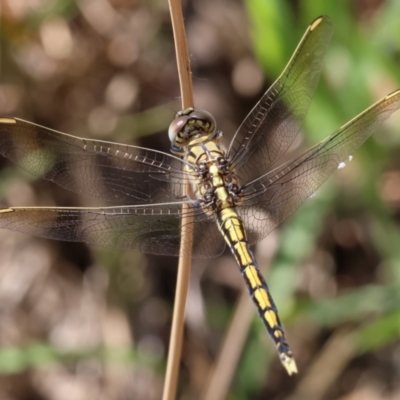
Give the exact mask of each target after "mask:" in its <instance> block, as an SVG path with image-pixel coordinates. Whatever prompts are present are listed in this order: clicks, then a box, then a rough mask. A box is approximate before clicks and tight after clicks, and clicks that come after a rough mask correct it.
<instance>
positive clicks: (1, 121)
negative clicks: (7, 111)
mask: <svg viewBox="0 0 400 400" xmlns="http://www.w3.org/2000/svg"><path fill="white" fill-rule="evenodd" d="M16 123H17V120H16V119H14V118H0V124H6V125H10V124H16Z"/></svg>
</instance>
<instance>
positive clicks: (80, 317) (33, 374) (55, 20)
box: [0, 0, 400, 400]
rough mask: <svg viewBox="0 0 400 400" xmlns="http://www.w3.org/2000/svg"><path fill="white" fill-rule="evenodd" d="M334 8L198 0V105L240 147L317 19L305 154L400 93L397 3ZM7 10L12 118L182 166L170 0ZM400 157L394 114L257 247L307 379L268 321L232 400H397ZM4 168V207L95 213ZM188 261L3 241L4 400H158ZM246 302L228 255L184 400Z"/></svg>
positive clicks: (5, 79)
mask: <svg viewBox="0 0 400 400" xmlns="http://www.w3.org/2000/svg"><path fill="white" fill-rule="evenodd" d="M331 3H332V4H326V3H325V2H320V3H319V2H315V1H306V0H302V1H301V0H298V1H288V0H287V1H277V0H276V1H268V2H264V1H261V0H247V1H235V0H220V1H211V0H193V1H186V2H184V13H185V18H186V20H185V21H186V28H187V35H188V41H189V46H190V52H191V61H192V68H193V81H194V91H195V102H196V106H197V107H198V108H206V109H207V110H208V111H210V112H211V113H212V114H214V116H215V117H216V119H217V121H218V124H219V128H220V129H222V130H223V131H224V133H225V136H226V138H227V143H228V139H229V137H231V136H232V135H233V133H234V131H235V129H236V127H237V126H238V125H239V124H240V122H241V120H242V119H243V118H244V116H245V115H246V114H247V112H248V111H249V110H250V109H251V107H252V106H253V105H254V104H255V102H256V101H257V99H258V98H259V97H260V96H261V94H262V93H263V91H265V90H266V88H267V87H268V85H269V84H271V83H272V82H273V81H274V79H276V77H277V76H278V75H279V73H280V71H281V70H282V68H283V67H284V65H285V63H286V62H287V61H288V59H289V57H290V55H291V53H292V51H293V50H294V48H295V46H296V44H297V42H298V41H299V40H300V38H301V35H302V34H303V32H304V31H305V29H306V27H307V25H308V24H309V23H310V22H311V21H312V20H313V19H314V18H316V17H317V16H318V15H321V14H328V15H330V16H331V18H332V20H333V25H334V28H335V34H334V38H333V42H332V45H331V48H330V50H329V51H328V55H327V57H326V60H325V67H324V71H323V77H322V79H321V81H322V82H321V84H320V87H319V89H318V90H317V94H316V96H315V101H314V103H313V105H312V108H311V110H310V115H309V117H308V118H307V122H306V124H305V128H304V132H302V134H301V135H302V136H303V137H304V143H305V144H304V146H306V145H308V144H311V143H316V142H317V141H319V140H322V139H323V138H324V137H326V136H327V135H328V134H330V133H331V132H332V131H333V130H335V129H337V128H338V127H339V126H340V125H342V124H343V123H345V122H346V121H347V120H348V119H350V118H351V117H353V116H354V115H356V114H357V113H359V112H361V111H362V110H363V109H365V108H366V107H368V106H369V105H370V104H372V103H373V102H374V101H376V100H378V99H379V98H380V97H382V96H384V95H385V94H387V93H389V92H391V91H393V90H395V89H396V88H398V87H400V84H399V83H400V24H399V23H398V19H397V15H399V12H400V9H399V3H398V2H397V1H395V0H392V1H389V0H388V1H374V0H369V1H367V0H364V1H362V0H359V1H350V2H348V1H338V2H331ZM0 4H1V27H0V34H1V64H0V67H1V71H0V72H1V75H0V77H1V78H0V115H2V116H18V117H20V118H23V119H26V120H29V121H32V122H35V123H38V124H41V125H45V126H48V127H50V128H52V129H57V130H60V131H63V132H67V133H70V134H73V135H77V136H81V137H92V138H98V139H102V140H109V141H116V142H123V143H134V144H137V145H141V146H145V147H150V148H153V149H159V150H163V151H167V152H168V151H169V146H170V143H169V140H168V136H167V134H166V130H167V127H168V125H169V123H170V121H171V120H172V119H173V117H174V114H175V112H176V111H177V110H179V108H180V102H179V86H178V80H177V72H176V66H175V59H174V57H175V55H174V49H173V41H172V32H171V26H170V17H169V11H168V5H167V1H166V0H150V1H135V0H79V1H78V0H29V1H27V0H1V3H0ZM398 114H400V113H398ZM399 146H400V115H394V116H393V117H392V119H391V120H390V121H389V122H388V123H387V124H386V125H385V129H383V130H382V131H381V132H379V133H378V134H377V135H376V136H375V137H374V138H372V139H370V140H369V142H368V143H367V144H366V145H365V146H364V147H363V148H362V149H361V150H360V151H359V152H358V153H357V154H355V156H354V159H353V161H352V163H351V165H348V167H347V168H345V169H344V170H340V171H338V172H337V173H336V174H335V176H333V177H332V178H331V179H330V181H329V182H328V183H327V184H325V185H324V186H323V188H321V190H320V191H319V192H318V193H317V195H316V196H315V197H314V198H313V199H311V200H310V201H308V202H307V203H306V204H305V205H304V206H303V207H302V208H301V209H300V210H299V212H298V213H296V215H295V216H293V217H292V218H291V219H290V220H289V221H288V222H287V223H285V224H284V227H283V228H282V229H279V230H277V231H276V232H273V233H272V234H271V235H270V236H269V237H268V238H267V239H266V241H265V242H263V243H262V244H260V246H258V248H257V255H258V258H259V261H260V264H261V265H263V268H269V272H268V274H267V277H268V278H269V279H268V281H269V282H270V286H271V290H272V293H273V295H274V296H275V298H276V301H277V304H278V307H279V309H280V312H281V315H282V317H283V320H284V325H285V327H286V330H287V332H288V338H289V340H290V342H291V344H292V347H293V350H294V352H295V355H296V359H297V361H298V366H299V369H300V374H299V375H298V376H297V377H295V378H288V377H287V376H286V375H285V371H284V370H283V368H282V367H281V366H280V364H279V362H278V360H277V357H276V355H275V350H274V348H273V345H272V344H271V342H270V339H269V337H268V335H267V333H266V332H265V330H264V328H263V326H262V325H261V323H260V322H259V321H258V320H257V319H256V313H254V318H251V319H250V318H244V317H243V324H249V326H248V329H249V333H248V337H247V340H246V342H245V343H244V345H243V348H241V347H240V346H241V343H237V346H239V347H240V349H239V350H240V354H241V357H240V359H239V362H238V365H237V366H236V367H235V370H236V372H235V376H234V380H233V383H232V384H231V385H230V389H229V393H228V394H227V395H226V398H227V399H266V398H268V399H288V398H291V399H303V398H304V399H312V400H317V399H319V398H321V399H342V400H344V399H345V400H356V399H357V400H358V399H362V400H363V399H374V400H376V399H396V398H399V397H400V387H399V382H400V345H399V335H400V295H399V293H400V290H399V289H400V241H399V239H400V237H399V230H398V221H399V205H400V191H399V187H400V162H399V160H400V157H399V155H400V152H399V149H400V147H399ZM304 148H305V147H304ZM0 167H1V171H0V196H1V197H0V198H1V205H2V206H4V207H6V206H9V205H13V206H21V205H29V206H34V205H48V206H51V205H55V204H57V205H60V206H61V205H63V206H80V205H90V200H88V199H84V198H79V196H77V195H75V194H73V193H69V192H66V191H65V190H63V189H60V188H58V187H55V186H54V185H51V184H50V183H48V182H43V181H39V180H34V179H33V178H32V177H30V176H28V175H27V174H25V173H23V172H22V171H21V170H19V169H18V168H17V167H15V166H14V165H11V164H10V163H8V162H7V161H6V160H4V159H1V160H0ZM176 264H177V260H176V259H174V258H169V257H153V256H143V255H141V254H137V253H133V252H125V253H121V252H117V251H105V250H101V249H94V248H89V247H88V246H86V245H84V244H80V243H63V242H54V241H50V240H44V239H39V238H33V237H27V236H24V235H22V234H17V233H13V232H9V231H5V230H1V231H0V398H1V399H7V400H8V399H10V400H14V399H18V400H19V399H21V400H22V399H24V400H25V399H26V400H28V399H29V400H31V399H32V400H35V399H38V400H39V399H40V400H41V399H55V400H64V399H66V400H67V399H68V400H70V399H74V400H81V399H82V400H84V399H90V400H93V399H107V400H112V399H134V400H137V399H143V400H147V399H159V398H161V390H162V383H163V374H164V367H165V360H166V352H167V351H166V347H167V345H168V340H169V329H170V318H171V310H172V307H173V304H172V301H173V293H174V288H175V278H176ZM241 291H242V282H241V277H240V274H238V273H237V267H236V265H235V263H234V260H233V258H232V257H231V255H230V254H228V253H226V254H225V255H224V256H222V257H220V258H218V259H214V260H200V261H199V260H197V261H195V262H194V270H193V274H192V283H191V291H190V296H189V303H188V309H187V329H186V338H185V346H184V354H183V362H182V369H181V384H180V398H182V399H198V398H203V395H204V392H205V388H206V387H207V382H208V379H209V373H211V366H212V365H213V362H214V360H215V359H216V357H217V354H218V351H219V349H220V346H221V343H222V339H223V336H224V334H225V333H226V331H227V329H228V326H229V322H230V320H231V318H232V316H233V313H234V305H235V302H236V300H237V299H238V296H239V294H240V293H241ZM251 315H252V314H251Z"/></svg>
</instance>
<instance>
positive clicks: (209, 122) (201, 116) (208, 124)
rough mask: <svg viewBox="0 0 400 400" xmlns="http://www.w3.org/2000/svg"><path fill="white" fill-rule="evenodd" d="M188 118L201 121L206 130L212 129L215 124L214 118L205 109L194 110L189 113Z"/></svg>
mask: <svg viewBox="0 0 400 400" xmlns="http://www.w3.org/2000/svg"><path fill="white" fill-rule="evenodd" d="M190 118H193V119H197V120H199V121H201V122H202V123H203V124H204V126H205V128H206V129H207V130H208V131H214V130H215V127H216V126H217V122H216V121H215V118H214V117H213V116H212V115H211V114H210V113H209V112H208V111H205V110H194V111H193V112H191V113H190Z"/></svg>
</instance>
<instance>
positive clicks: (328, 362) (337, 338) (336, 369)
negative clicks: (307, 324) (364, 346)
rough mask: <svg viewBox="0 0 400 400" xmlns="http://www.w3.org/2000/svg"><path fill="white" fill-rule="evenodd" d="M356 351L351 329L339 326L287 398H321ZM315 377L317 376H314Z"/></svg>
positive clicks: (317, 399) (292, 399)
mask: <svg viewBox="0 0 400 400" xmlns="http://www.w3.org/2000/svg"><path fill="white" fill-rule="evenodd" d="M356 352H357V347H356V344H355V339H354V335H353V332H352V330H351V329H349V328H346V327H344V328H341V329H339V330H337V331H336V333H335V334H334V335H332V337H331V338H330V339H329V341H328V342H327V343H326V344H325V346H324V348H323V349H322V351H321V353H320V354H319V356H318V357H316V358H315V360H314V361H313V363H312V364H311V366H310V367H309V368H308V370H307V374H306V375H305V376H304V377H303V378H302V380H301V381H300V383H299V384H298V386H297V389H296V391H295V392H294V393H293V395H292V396H290V398H289V400H308V399H313V400H321V399H323V398H325V394H326V392H327V391H328V390H329V388H330V387H331V386H332V385H333V384H334V382H336V381H337V379H338V378H339V376H340V375H341V374H342V373H343V370H344V369H345V368H346V366H347V365H348V363H349V362H350V361H351V360H352V359H353V358H354V356H355V354H356ZM316 377H317V378H316Z"/></svg>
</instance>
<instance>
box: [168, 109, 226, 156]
mask: <svg viewBox="0 0 400 400" xmlns="http://www.w3.org/2000/svg"><path fill="white" fill-rule="evenodd" d="M216 127H217V124H216V122H215V119H214V117H213V116H212V115H211V114H210V113H209V112H207V111H204V110H195V109H194V108H187V109H186V110H183V111H179V112H178V113H177V114H176V118H175V119H174V120H173V121H172V123H171V125H170V126H169V129H168V135H169V139H170V140H171V152H172V153H174V154H176V155H179V156H184V154H185V149H186V148H188V147H191V146H194V145H197V144H199V143H204V142H207V141H210V140H217V139H220V138H221V136H222V133H221V132H218V131H217V130H216Z"/></svg>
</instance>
